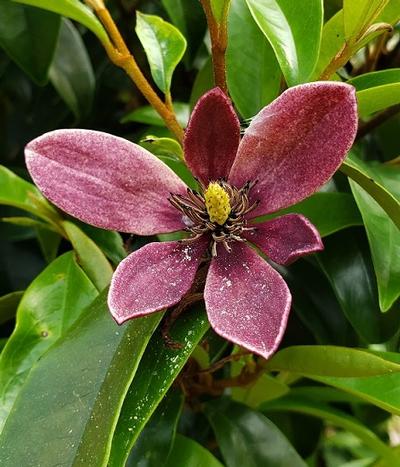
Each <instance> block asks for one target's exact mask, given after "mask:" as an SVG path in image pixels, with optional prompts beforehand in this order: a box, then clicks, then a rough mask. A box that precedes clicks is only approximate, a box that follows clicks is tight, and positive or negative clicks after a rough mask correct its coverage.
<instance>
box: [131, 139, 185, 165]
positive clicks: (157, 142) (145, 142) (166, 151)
mask: <svg viewBox="0 0 400 467" xmlns="http://www.w3.org/2000/svg"><path fill="white" fill-rule="evenodd" d="M140 143H141V146H143V147H144V148H146V149H148V150H149V151H150V152H152V153H153V154H154V155H156V156H158V157H160V158H169V159H172V160H174V161H183V149H182V146H181V145H180V144H179V143H178V141H176V140H175V139H172V138H158V137H157V136H153V135H148V136H146V137H145V138H143V139H142V140H141V141H140Z"/></svg>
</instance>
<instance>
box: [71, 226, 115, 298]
mask: <svg viewBox="0 0 400 467" xmlns="http://www.w3.org/2000/svg"><path fill="white" fill-rule="evenodd" d="M62 225H63V227H64V229H65V231H66V232H67V235H68V239H69V240H70V242H71V243H72V246H73V247H74V250H75V251H76V253H77V255H78V261H79V264H80V265H81V266H82V268H83V270H84V271H85V272H86V274H87V275H88V277H89V278H90V280H91V281H92V282H93V284H94V285H95V286H96V288H97V289H98V290H103V289H104V287H107V285H108V284H109V283H110V280H111V276H112V274H113V269H112V267H111V265H110V263H109V262H108V261H107V258H106V257H105V256H104V254H103V252H102V251H101V250H100V248H99V247H98V246H97V245H96V244H95V243H94V241H93V240H92V239H90V238H89V237H88V236H87V235H86V234H85V233H83V232H82V230H81V229H80V228H79V227H78V226H76V225H75V224H73V223H72V222H69V221H64V222H63V223H62Z"/></svg>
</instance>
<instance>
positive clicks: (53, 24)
mask: <svg viewBox="0 0 400 467" xmlns="http://www.w3.org/2000/svg"><path fill="white" fill-rule="evenodd" d="M0 17H1V21H0V46H1V47H2V48H3V49H4V50H5V51H6V52H7V54H8V55H9V56H10V58H11V59H12V60H14V61H15V62H16V63H17V64H18V66H20V67H21V68H22V70H24V71H25V73H27V74H28V75H29V76H30V77H31V78H32V79H33V80H34V81H35V82H36V83H37V84H39V85H44V84H46V82H47V79H48V78H47V75H48V71H49V67H50V64H51V61H52V59H53V55H54V50H55V47H56V44H57V36H58V31H59V28H60V18H59V16H57V15H54V14H53V13H49V12H46V11H40V10H37V9H36V8H31V7H28V6H25V5H18V4H16V3H13V2H11V1H9V0H2V1H1V2H0Z"/></svg>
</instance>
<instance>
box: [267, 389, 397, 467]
mask: <svg viewBox="0 0 400 467" xmlns="http://www.w3.org/2000/svg"><path fill="white" fill-rule="evenodd" d="M261 410H262V411H263V412H266V413H267V414H269V413H271V412H275V411H279V412H286V411H289V412H295V413H302V414H305V415H311V416H313V417H318V418H321V419H322V420H326V421H327V422H329V423H331V424H333V425H334V426H338V427H340V428H343V429H345V430H348V431H349V432H351V433H353V434H354V435H355V436H357V437H358V438H359V439H360V440H362V441H363V442H364V443H365V444H366V445H367V446H369V447H370V448H371V449H373V450H374V451H375V452H376V453H377V454H379V455H380V456H382V457H383V458H385V459H386V460H388V461H392V462H395V463H396V462H397V457H395V455H394V453H393V451H392V450H391V448H390V447H388V446H387V445H386V444H385V443H384V442H383V441H381V440H380V439H379V438H378V436H376V434H375V433H374V432H373V431H372V430H370V429H368V428H367V427H365V426H364V425H363V424H362V423H360V422H359V421H358V420H357V418H355V417H353V416H351V415H349V414H347V413H346V412H343V411H341V410H339V409H336V408H333V407H331V406H329V405H327V404H323V403H321V402H317V401H315V400H313V399H308V398H306V397H299V396H294V395H291V394H289V395H287V396H284V397H282V398H281V399H279V400H274V401H269V402H266V403H265V404H263V405H262V407H261Z"/></svg>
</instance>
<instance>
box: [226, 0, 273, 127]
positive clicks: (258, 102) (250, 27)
mask: <svg viewBox="0 0 400 467" xmlns="http://www.w3.org/2000/svg"><path fill="white" fill-rule="evenodd" d="M226 66H227V80H228V88H229V93H230V95H231V97H232V100H233V102H234V104H235V106H236V107H237V109H238V111H239V113H240V114H241V115H242V117H243V118H250V117H252V116H254V115H256V114H257V113H258V112H259V111H260V110H261V109H262V108H263V107H264V106H265V105H267V104H269V103H270V102H271V101H272V100H273V99H275V97H276V96H277V95H278V92H279V87H280V80H281V73H280V68H279V64H278V62H277V60H276V58H275V54H274V51H273V49H272V47H271V45H270V44H269V42H268V41H267V40H266V38H265V36H264V35H263V33H262V32H261V31H260V29H259V27H258V26H257V24H256V23H255V21H254V19H253V17H252V15H251V13H250V11H249V9H248V7H247V4H246V0H232V4H231V7H230V12H229V23H228V49H227V53H226Z"/></svg>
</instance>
